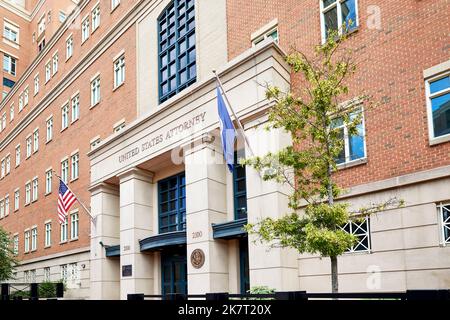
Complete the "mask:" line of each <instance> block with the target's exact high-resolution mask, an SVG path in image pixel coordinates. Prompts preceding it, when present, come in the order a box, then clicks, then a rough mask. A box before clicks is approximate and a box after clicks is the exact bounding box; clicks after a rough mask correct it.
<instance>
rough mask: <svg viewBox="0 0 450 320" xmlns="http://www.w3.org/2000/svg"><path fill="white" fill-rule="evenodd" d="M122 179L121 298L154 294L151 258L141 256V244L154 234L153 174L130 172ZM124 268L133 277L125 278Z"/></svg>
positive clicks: (144, 255)
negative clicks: (136, 294) (131, 295)
mask: <svg viewBox="0 0 450 320" xmlns="http://www.w3.org/2000/svg"><path fill="white" fill-rule="evenodd" d="M119 179H120V250H121V257H120V266H121V275H120V276H121V278H120V298H121V299H122V300H125V299H127V295H128V294H130V293H144V294H152V293H153V269H152V267H153V263H152V255H151V254H145V253H141V250H140V245H139V240H142V239H145V238H147V237H149V236H151V235H152V234H153V225H152V220H153V219H152V213H153V203H152V199H153V183H152V179H153V174H152V173H149V172H146V171H143V170H140V169H136V168H133V169H130V170H127V171H126V172H123V173H121V174H120V175H119ZM123 266H131V275H130V276H123V274H122V269H123Z"/></svg>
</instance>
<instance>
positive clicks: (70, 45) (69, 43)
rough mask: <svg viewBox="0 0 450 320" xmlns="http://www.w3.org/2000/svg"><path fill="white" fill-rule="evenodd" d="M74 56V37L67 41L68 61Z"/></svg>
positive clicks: (69, 37)
mask: <svg viewBox="0 0 450 320" xmlns="http://www.w3.org/2000/svg"><path fill="white" fill-rule="evenodd" d="M72 56H73V35H72V34H71V35H70V36H68V37H67V39H66V61H67V60H69V59H70V58H71V57H72Z"/></svg>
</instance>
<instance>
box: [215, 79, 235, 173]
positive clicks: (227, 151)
mask: <svg viewBox="0 0 450 320" xmlns="http://www.w3.org/2000/svg"><path fill="white" fill-rule="evenodd" d="M217 107H218V109H219V122H220V137H221V138H222V148H223V155H224V157H225V161H226V162H227V166H228V169H229V170H230V171H231V172H233V168H234V142H235V140H236V130H235V128H234V125H233V121H231V118H230V115H229V114H228V110H227V107H226V105H225V101H223V97H222V94H221V93H220V89H219V87H217Z"/></svg>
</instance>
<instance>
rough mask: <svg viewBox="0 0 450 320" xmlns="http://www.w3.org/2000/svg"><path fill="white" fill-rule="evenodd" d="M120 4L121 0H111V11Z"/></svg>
mask: <svg viewBox="0 0 450 320" xmlns="http://www.w3.org/2000/svg"><path fill="white" fill-rule="evenodd" d="M119 5H120V0H111V12H113V11H114V10H115V9H116V8H117V7H118V6H119Z"/></svg>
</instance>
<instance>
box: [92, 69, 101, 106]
mask: <svg viewBox="0 0 450 320" xmlns="http://www.w3.org/2000/svg"><path fill="white" fill-rule="evenodd" d="M99 102H100V76H98V77H97V78H95V79H94V80H93V81H92V82H91V106H92V107H93V106H95V105H96V104H97V103H99Z"/></svg>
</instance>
